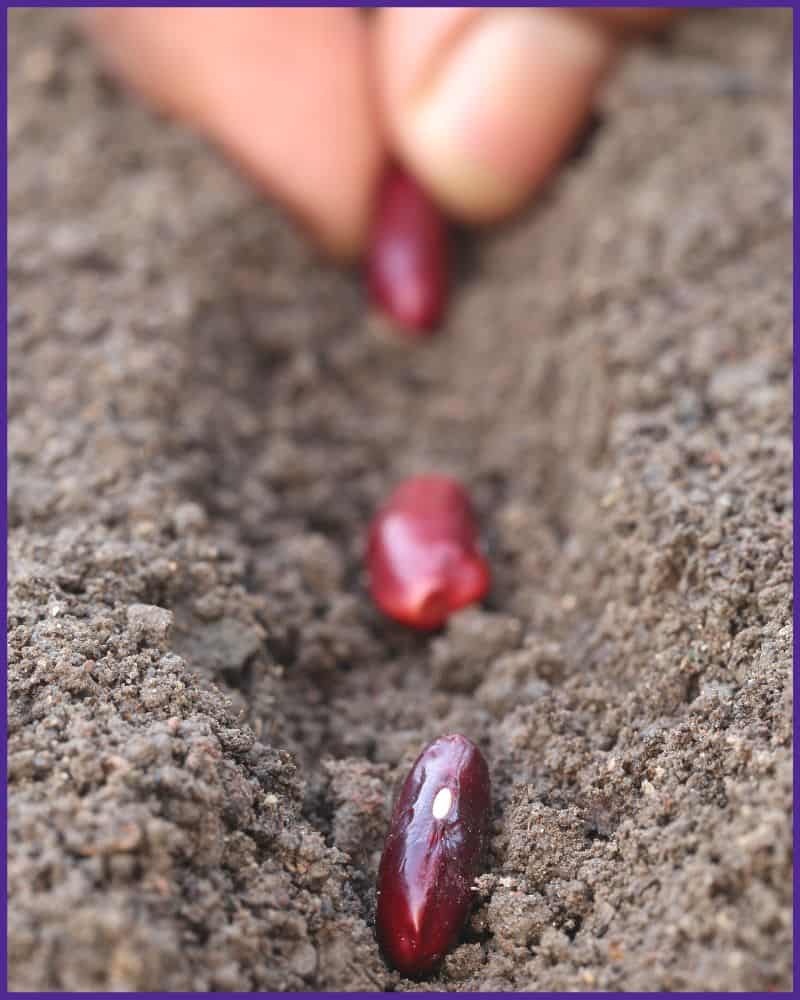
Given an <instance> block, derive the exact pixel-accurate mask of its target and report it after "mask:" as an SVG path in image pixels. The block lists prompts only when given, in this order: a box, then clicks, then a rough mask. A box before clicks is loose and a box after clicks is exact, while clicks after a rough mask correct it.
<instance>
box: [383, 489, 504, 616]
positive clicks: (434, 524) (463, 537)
mask: <svg viewBox="0 0 800 1000" xmlns="http://www.w3.org/2000/svg"><path fill="white" fill-rule="evenodd" d="M367 568H368V570H369V578H370V591H371V593H372V597H373V600H374V601H375V603H376V604H377V605H378V607H379V608H381V610H382V611H384V612H385V613H386V614H387V615H389V617H390V618H394V619H395V620H396V621H399V622H402V623H404V624H405V625H410V626H412V627H413V628H419V629H432V628H438V627H439V626H440V625H442V624H443V623H444V622H445V621H446V619H447V617H448V616H449V615H451V614H452V613H453V612H454V611H458V610H459V609H460V608H463V607H466V606H467V605H468V604H472V603H474V602H475V601H479V600H480V599H481V598H482V597H483V596H484V594H485V593H486V591H487V590H488V589H489V582H490V573H489V565H488V563H487V562H486V559H485V558H484V557H483V555H482V553H481V552H480V550H479V548H478V530H477V525H476V523H475V516H474V513H473V510H472V505H471V503H470V500H469V497H468V496H467V493H466V491H465V490H464V488H463V486H461V484H460V483H458V482H457V481H456V480H455V479H451V478H450V477H449V476H438V475H427V476H414V477H412V478H411V479H407V480H405V482H403V483H401V485H400V486H398V487H397V489H396V490H395V491H394V493H393V494H392V495H391V496H390V497H389V499H388V501H387V502H386V504H385V505H384V506H383V507H382V508H381V510H379V511H378V513H377V514H376V515H375V517H374V518H373V521H372V524H371V526H370V531H369V540H368V545H367Z"/></svg>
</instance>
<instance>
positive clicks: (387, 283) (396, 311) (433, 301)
mask: <svg viewBox="0 0 800 1000" xmlns="http://www.w3.org/2000/svg"><path fill="white" fill-rule="evenodd" d="M447 284H448V239H447V224H446V222H445V219H444V216H443V215H442V213H441V212H440V211H439V209H438V208H437V206H436V205H435V204H434V202H433V201H432V200H431V198H430V197H429V196H428V195H427V194H426V192H425V191H423V189H422V188H421V187H420V186H419V185H418V184H417V182H416V181H415V180H414V179H413V178H412V177H410V176H409V175H408V174H407V173H406V172H405V171H404V170H403V169H402V168H400V167H398V166H393V167H390V168H389V170H388V171H387V174H386V176H385V178H384V180H383V183H382V185H381V188H380V190H379V193H378V199H377V205H376V211H375V217H374V219H373V224H372V232H371V234H370V238H369V246H368V251H367V285H368V288H369V294H370V298H371V299H372V301H373V302H374V303H375V304H376V305H377V306H378V307H379V308H380V309H382V310H383V311H384V312H386V313H387V314H388V315H389V316H390V317H391V318H392V319H393V320H394V321H395V322H396V323H397V324H398V325H399V326H400V327H401V328H403V329H404V330H405V331H406V332H407V333H410V334H413V335H417V336H418V335H420V334H423V333H426V332H430V331H431V330H432V329H433V328H434V327H435V326H436V325H437V324H438V322H439V320H440V319H441V316H442V312H443V310H444V303H445V298H446V296H447Z"/></svg>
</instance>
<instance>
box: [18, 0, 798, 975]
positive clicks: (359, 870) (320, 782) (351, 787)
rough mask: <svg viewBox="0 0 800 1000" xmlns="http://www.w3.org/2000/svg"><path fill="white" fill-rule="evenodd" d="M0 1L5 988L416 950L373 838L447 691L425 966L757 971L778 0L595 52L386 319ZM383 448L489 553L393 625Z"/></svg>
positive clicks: (786, 623) (781, 949) (209, 160)
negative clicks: (460, 583)
mask: <svg viewBox="0 0 800 1000" xmlns="http://www.w3.org/2000/svg"><path fill="white" fill-rule="evenodd" d="M9 28H10V53H11V59H10V80H9V83H10V104H9V122H8V130H9V140H10V168H9V169H10V174H9V198H10V226H9V260H10V275H9V277H10V288H9V291H10V299H9V301H10V304H9V320H10V330H9V364H10V396H11V399H10V425H9V448H10V482H9V495H10V513H9V517H10V552H9V558H10V587H11V590H10V607H9V612H10V699H11V701H10V711H9V724H10V744H9V758H8V762H9V769H10V803H9V805H10V815H9V824H10V825H9V890H10V910H9V925H10V931H9V948H10V955H9V961H10V986H11V988H12V989H14V990H65V991H77V990H94V991H101V990H135V991H147V990H190V991H225V990H231V991H233V990H236V991H253V990H303V989H321V990H387V989H397V990H408V989H412V988H414V986H413V984H411V983H410V982H408V981H405V980H402V979H401V978H400V977H399V976H397V975H396V974H395V973H392V972H390V971H389V970H388V969H387V968H386V967H385V965H384V963H383V961H382V960H381V958H380V955H379V953H378V951H377V948H376V945H375V943H374V939H373V931H372V919H373V907H374V899H373V894H374V882H375V872H376V866H377V860H378V857H379V853H380V849H381V846H382V838H383V835H384V833H385V829H386V823H387V816H388V809H389V805H390V803H391V798H392V793H393V790H394V788H395V787H396V784H397V782H398V781H399V780H400V779H402V778H403V777H404V775H405V772H406V770H407V768H408V766H409V764H410V763H411V761H412V760H413V758H414V757H415V756H416V754H417V753H418V752H419V750H420V749H421V747H422V746H423V745H424V743H425V742H426V741H428V740H429V739H431V738H433V737H435V736H438V735H440V734H443V733H447V732H451V731H459V732H462V733H465V734H467V735H469V736H470V737H472V738H473V739H474V740H476V741H477V742H478V743H479V744H480V745H481V746H482V747H483V749H484V751H485V753H486V755H487V758H488V760H489V762H490V767H491V771H492V775H493V782H494V799H495V801H494V825H493V837H492V842H491V851H490V857H489V858H488V861H487V867H486V874H485V875H484V876H482V878H481V879H480V881H479V893H478V900H477V905H476V908H475V911H474V915H473V917H472V919H471V922H470V924H469V926H468V928H467V930H466V932H465V935H464V939H463V943H462V944H461V945H460V946H459V947H458V948H457V949H456V950H455V951H454V952H453V953H452V954H451V955H450V956H449V957H448V958H447V960H446V962H445V964H444V966H443V968H442V970H441V972H440V973H439V975H438V976H436V977H434V978H432V979H431V980H430V981H427V982H424V983H422V984H421V988H422V989H434V990H465V991H472V990H487V991H488V990H583V991H590V990H687V989H696V990H768V989H771V990H783V989H790V988H791V867H790V866H791V854H790V852H791V792H792V779H791V732H792V729H791V726H792V708H791V701H790V695H791V683H790V682H791V639H792V633H791V581H792V577H791V538H792V534H791V531H792V529H791V513H792V507H791V389H790V371H791V361H792V356H791V339H790V331H791V253H792V251H791V163H792V155H791V154H792V146H791V14H790V13H789V12H786V11H778V10H771V11H769V10H764V11H756V10H751V11H739V12H719V13H704V14H697V15H693V16H691V17H689V18H687V19H686V20H685V21H684V22H682V23H681V24H679V25H677V26H676V27H675V28H674V30H672V31H671V32H670V33H669V34H668V35H667V36H666V37H665V38H664V39H662V40H661V41H658V42H655V43H652V44H650V45H649V46H647V47H644V48H642V49H640V50H638V51H637V52H636V53H634V54H633V55H632V57H631V58H630V59H629V60H628V61H627V62H626V63H625V66H624V68H623V71H622V72H621V74H620V75H618V76H617V77H616V78H615V79H614V81H613V82H612V83H611V85H610V87H609V88H608V90H607V92H606V94H605V95H604V97H603V99H602V101H601V102H600V105H599V107H598V118H597V122H596V127H595V129H594V130H593V132H592V134H591V136H590V137H589V138H588V140H587V141H586V142H585V143H584V144H583V147H582V148H581V149H580V150H579V151H577V152H576V154H575V156H574V157H573V158H572V160H571V162H570V163H569V165H568V166H567V168H566V169H565V170H564V171H563V172H562V173H561V174H560V175H559V177H558V178H557V180H556V181H555V182H554V183H553V184H552V186H551V187H550V189H549V190H548V191H547V192H546V194H545V195H544V197H542V198H541V199H540V200H539V201H538V203H537V205H536V206H535V207H534V208H533V209H532V210H531V211H530V212H529V213H527V214H526V215H525V216H524V217H523V218H522V219H520V220H519V221H518V222H517V223H516V224H514V225H513V226H510V227H504V228H501V229H494V230H492V231H491V232H487V233H484V234H482V235H480V236H471V237H469V238H466V237H465V238H463V239H462V240H461V246H460V250H459V280H458V282H457V290H456V292H455V295H454V297H453V300H452V306H451V308H450V311H449V314H448V319H447V324H446V328H445V330H444V331H443V333H442V335H441V336H440V337H439V338H438V339H436V340H434V341H431V342H430V344H429V345H426V346H424V347H419V348H416V347H410V346H408V344H407V343H406V342H404V341H402V340H400V339H398V338H392V337H391V336H387V335H386V333H385V331H382V330H381V329H380V324H379V323H377V322H376V321H375V319H374V318H370V317H369V316H368V314H367V310H366V309H365V306H364V302H363V294H362V290H361V287H360V284H359V281H358V276H357V275H354V274H347V273H343V272H341V271H339V270H337V269H335V268H333V267H331V266H329V265H327V264H326V263H325V262H323V261H320V260H319V259H318V258H317V257H316V256H315V255H314V253H313V252H312V250H311V249H310V248H309V247H308V246H307V245H306V242H305V241H304V240H303V239H302V238H301V237H300V236H298V235H297V234H296V233H295V232H294V230H293V229H292V227H291V225H289V224H288V223H287V221H286V220H285V219H284V218H283V216H282V215H281V214H280V213H279V212H278V211H276V210H275V209H274V207H272V206H270V205H269V204H267V203H265V202H264V201H263V200H262V199H261V198H260V197H259V196H258V195H257V194H256V193H254V192H253V191H252V190H250V189H249V188H248V187H247V185H246V184H245V183H244V182H243V181H242V180H241V179H240V178H239V177H238V176H236V175H235V174H234V172H233V171H232V170H230V169H229V168H228V166H227V165H226V164H225V163H224V162H223V161H222V159H221V157H219V156H218V155H217V154H216V153H215V152H213V151H211V150H209V149H208V148H207V147H206V146H205V145H204V144H203V143H202V142H201V141H199V140H198V139H196V138H194V137H192V136H191V135H189V134H188V133H186V132H185V131H183V130H182V129H180V128H178V127H176V126H175V125H173V124H170V123H168V122H165V121H163V120H159V119H158V118H156V117H154V116H151V115H150V114H149V113H147V112H146V111H144V110H143V109H141V108H140V107H139V106H138V105H137V104H136V103H135V102H134V101H132V100H130V99H129V98H128V97H127V96H126V95H124V94H122V93H121V92H120V90H119V89H118V88H117V87H116V86H115V85H114V84H113V83H112V82H110V81H109V80H108V79H107V78H106V77H105V76H103V75H102V73H101V72H100V71H99V70H98V69H97V67H96V65H95V63H94V61H93V59H92V57H91V54H90V53H89V51H88V49H87V47H86V45H85V44H84V42H83V41H82V40H81V38H80V37H79V35H78V34H77V32H76V31H75V30H74V28H73V27H72V26H71V23H70V17H69V16H68V15H66V14H64V13H60V12H55V11H49V12H46V11H42V12H37V11H19V10H15V11H12V12H11V13H10V16H9ZM267 127H268V126H267ZM424 470H441V471H445V472H449V473H452V474H455V475H457V476H459V477H460V478H462V479H463V480H464V481H465V483H466V484H467V485H468V486H469V488H470V490H471V491H472V493H473V495H474V498H475V502H476V505H477V508H478V510H479V512H480V519H481V523H482V525H483V526H484V527H485V533H486V544H487V546H488V548H489V551H490V553H491V562H492V565H493V567H494V573H495V582H494V587H493V590H492V593H491V596H490V598H489V599H488V600H487V601H486V603H485V605H484V606H483V607H481V608H477V609H472V610H468V611H465V612H464V613H462V614H460V615H458V616H457V617H455V618H453V619H452V621H451V623H450V624H449V626H448V627H447V628H446V629H445V630H444V631H443V632H442V633H440V634H438V635H434V636H425V635H413V634H409V633H408V632H406V631H404V630H403V629H402V628H400V627H398V626H394V625H392V624H390V623H388V622H387V621H385V620H384V619H383V618H382V617H381V616H380V615H379V614H378V613H377V612H376V611H375V609H374V608H373V607H372V605H371V604H370V601H369V600H368V598H367V596H366V592H365V587H364V577H363V570H362V549H363V543H364V531H365V526H366V524H367V521H368V518H369V516H370V513H371V512H372V510H373V509H374V507H375V506H376V504H377V503H378V502H379V501H380V500H381V499H382V498H384V497H385V496H386V494H387V493H388V491H389V490H390V488H391V487H392V486H393V485H394V484H395V483H396V482H397V481H398V480H399V479H400V478H401V477H403V476H405V475H407V474H410V473H413V472H417V471H424Z"/></svg>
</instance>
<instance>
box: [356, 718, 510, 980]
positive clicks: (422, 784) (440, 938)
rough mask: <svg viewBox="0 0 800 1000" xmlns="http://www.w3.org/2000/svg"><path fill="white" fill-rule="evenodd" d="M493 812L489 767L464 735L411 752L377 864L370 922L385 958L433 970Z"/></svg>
mask: <svg viewBox="0 0 800 1000" xmlns="http://www.w3.org/2000/svg"><path fill="white" fill-rule="evenodd" d="M490 817H491V788H490V781H489V768H488V766H487V764H486V760H485V758H484V756H483V754H482V753H481V752H480V750H479V749H478V748H477V747H476V746H475V744H474V743H472V742H471V741H470V740H468V739H467V738H466V737H465V736H458V735H453V736H442V737H441V738H440V739H438V740H435V741H434V742H433V743H430V744H429V745H428V746H427V747H425V749H424V750H423V751H422V753H421V754H420V755H419V757H418V758H417V760H416V762H415V764H414V766H413V767H412V768H411V771H410V773H409V775H408V777H407V778H406V780H405V782H404V784H403V787H402V789H401V791H400V795H399V796H398V798H397V801H396V802H395V805H394V810H393V813H392V819H391V824H390V826H389V833H388V835H387V837H386V844H385V846H384V849H383V855H382V857H381V863H380V868H379V871H378V900H377V911H376V929H377V935H378V943H379V944H380V947H381V950H382V951H383V954H384V956H385V957H386V959H387V961H388V962H389V964H390V965H392V966H393V967H394V968H396V969H397V970H398V971H399V972H401V973H402V974H403V975H405V976H412V977H419V976H423V975H425V974H426V973H429V972H432V971H433V970H434V969H435V968H436V967H437V965H438V964H439V962H440V961H441V960H442V958H443V957H444V956H445V954H446V953H447V952H448V951H449V950H450V948H452V947H453V946H454V945H455V944H456V942H457V940H458V937H459V935H460V933H461V930H462V928H463V926H464V923H465V922H466V919H467V917H468V915H469V911H470V907H471V905H472V900H473V889H472V885H473V881H474V879H475V876H476V875H477V874H478V871H479V868H480V864H481V860H482V858H483V854H484V851H485V847H486V840H487V836H488V831H489V820H490Z"/></svg>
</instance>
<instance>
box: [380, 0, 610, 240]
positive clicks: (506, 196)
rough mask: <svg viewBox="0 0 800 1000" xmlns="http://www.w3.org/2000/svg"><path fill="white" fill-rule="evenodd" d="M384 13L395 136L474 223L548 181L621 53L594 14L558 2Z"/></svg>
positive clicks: (407, 156) (383, 77)
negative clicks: (585, 16)
mask: <svg viewBox="0 0 800 1000" xmlns="http://www.w3.org/2000/svg"><path fill="white" fill-rule="evenodd" d="M426 17H427V18H428V20H427V23H424V22H425V20H426ZM381 20H382V21H383V23H382V24H381V25H380V26H379V27H378V29H377V30H378V41H377V47H378V56H379V79H380V81H381V93H382V107H383V110H384V114H385V115H386V118H387V121H388V124H389V131H390V136H391V138H392V140H393V142H394V144H395V145H396V147H397V149H398V150H399V153H400V155H401V157H402V158H403V159H404V160H405V162H406V163H407V165H409V166H410V168H411V169H412V170H413V171H414V172H415V173H416V174H417V176H418V177H419V178H420V179H421V180H422V182H423V183H425V184H426V186H427V187H428V188H429V189H430V190H431V191H432V193H433V194H434V195H435V196H436V197H437V198H438V199H439V201H440V202H441V203H442V205H443V207H445V208H446V209H447V210H449V211H450V212H451V213H452V214H453V215H455V216H456V217H458V218H461V219H462V220H464V221H469V222H485V221H492V220H494V219H497V218H499V217H501V216H503V215H506V214H507V213H509V212H511V211H513V210H514V209H516V208H517V207H519V205H520V204H521V203H522V202H523V201H525V200H526V199H527V197H528V196H529V195H530V194H531V192H532V191H534V190H535V189H536V188H537V187H538V186H539V185H541V183H542V182H543V181H544V180H545V179H546V177H547V176H548V174H549V173H550V171H551V170H552V168H553V167H554V166H555V164H556V163H557V162H558V160H559V159H560V158H561V157H562V156H563V155H564V153H565V152H566V150H567V149H568V147H569V144H570V141H571V139H572V137H573V134H574V133H575V132H576V131H577V130H578V129H579V127H580V125H581V123H582V122H583V120H584V119H585V117H586V116H587V114H588V112H589V109H590V107H591V102H592V97H593V94H594V91H595V88H596V86H597V83H598V81H599V79H600V78H601V77H602V75H603V74H604V73H605V72H606V70H607V69H608V67H609V66H610V64H611V62H612V59H613V55H614V52H615V45H614V43H613V41H612V40H611V38H610V36H609V35H608V33H607V32H605V31H603V30H601V29H600V28H599V27H598V26H597V25H596V24H593V23H590V22H588V21H585V20H582V19H580V18H576V17H574V16H573V15H571V14H569V13H566V12H564V11H559V10H553V9H526V10H519V9H498V10H491V9H489V10H487V9H483V10H480V9H479V10H474V9H467V8H460V9H459V8H450V9H446V11H442V10H441V9H440V10H438V11H436V12H435V13H434V12H433V11H431V12H430V13H428V12H424V11H422V10H409V9H403V8H400V9H395V10H394V11H391V10H386V11H383V12H381ZM404 51H405V52H406V53H408V52H411V53H413V55H412V56H411V57H409V56H404V55H403V52H404Z"/></svg>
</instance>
